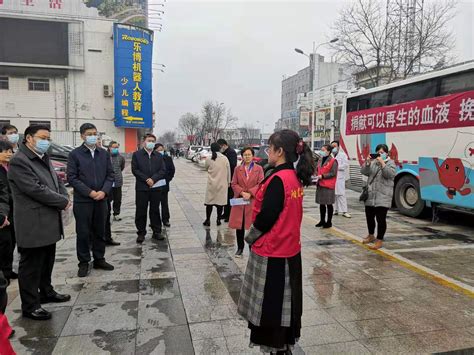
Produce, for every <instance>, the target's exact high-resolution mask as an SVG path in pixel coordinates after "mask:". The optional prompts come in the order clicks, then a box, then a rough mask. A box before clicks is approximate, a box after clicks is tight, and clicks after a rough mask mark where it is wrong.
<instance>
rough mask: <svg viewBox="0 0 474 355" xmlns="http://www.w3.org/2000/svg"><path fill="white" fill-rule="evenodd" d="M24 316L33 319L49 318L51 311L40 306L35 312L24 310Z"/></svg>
mask: <svg viewBox="0 0 474 355" xmlns="http://www.w3.org/2000/svg"><path fill="white" fill-rule="evenodd" d="M22 315H23V317H25V318H30V319H33V320H48V319H51V313H50V312H48V311H47V310H45V309H43V308H38V309H37V310H36V311H34V312H25V311H23V312H22Z"/></svg>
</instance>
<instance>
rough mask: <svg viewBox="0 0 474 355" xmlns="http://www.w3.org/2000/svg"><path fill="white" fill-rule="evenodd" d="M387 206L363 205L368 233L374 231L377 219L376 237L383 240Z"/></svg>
mask: <svg viewBox="0 0 474 355" xmlns="http://www.w3.org/2000/svg"><path fill="white" fill-rule="evenodd" d="M387 212H388V208H387V207H371V206H365V219H366V220H367V229H368V230H369V234H371V235H374V233H375V221H376V220H377V239H379V240H383V237H384V236H385V232H386V231H387Z"/></svg>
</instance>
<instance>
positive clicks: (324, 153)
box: [319, 150, 329, 158]
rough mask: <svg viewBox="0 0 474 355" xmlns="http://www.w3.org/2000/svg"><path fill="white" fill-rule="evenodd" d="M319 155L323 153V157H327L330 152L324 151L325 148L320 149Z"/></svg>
mask: <svg viewBox="0 0 474 355" xmlns="http://www.w3.org/2000/svg"><path fill="white" fill-rule="evenodd" d="M319 155H321V157H323V158H325V157H327V156H328V155H329V154H328V152H326V151H324V150H320V151H319Z"/></svg>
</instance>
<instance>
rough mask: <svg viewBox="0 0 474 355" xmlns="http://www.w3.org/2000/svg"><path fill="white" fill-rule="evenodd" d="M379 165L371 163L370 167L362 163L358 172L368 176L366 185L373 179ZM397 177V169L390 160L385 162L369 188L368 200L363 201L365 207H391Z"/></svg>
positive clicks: (375, 162) (374, 162)
mask: <svg viewBox="0 0 474 355" xmlns="http://www.w3.org/2000/svg"><path fill="white" fill-rule="evenodd" d="M379 169H380V165H379V164H378V163H377V161H375V160H374V161H372V162H371V163H370V165H367V164H365V163H364V165H363V166H362V168H361V169H360V172H361V174H362V175H365V176H368V181H367V183H370V182H371V181H372V179H373V178H374V176H375V174H376V173H377V171H378V170H379ZM395 175H397V167H396V165H395V162H394V161H393V160H392V159H389V160H388V161H386V162H385V167H384V168H383V169H382V170H381V171H380V172H379V173H378V174H377V176H376V177H375V180H374V182H373V183H372V184H371V185H370V186H369V198H368V199H367V201H365V205H366V206H371V207H387V208H390V207H392V197H393V185H394V180H395Z"/></svg>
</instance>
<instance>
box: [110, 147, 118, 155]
mask: <svg viewBox="0 0 474 355" xmlns="http://www.w3.org/2000/svg"><path fill="white" fill-rule="evenodd" d="M110 152H111V153H112V155H118V153H119V149H118V148H112V149H111V150H110Z"/></svg>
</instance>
